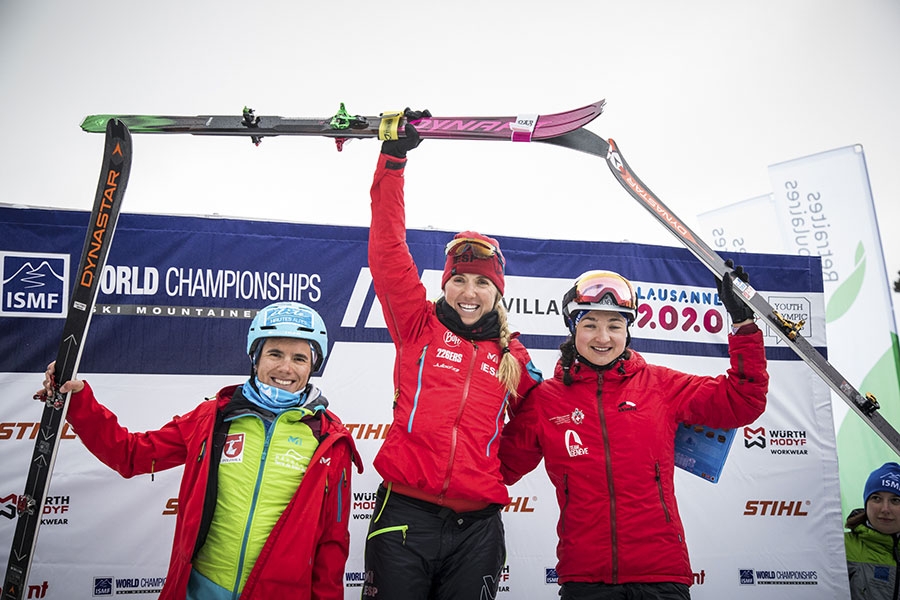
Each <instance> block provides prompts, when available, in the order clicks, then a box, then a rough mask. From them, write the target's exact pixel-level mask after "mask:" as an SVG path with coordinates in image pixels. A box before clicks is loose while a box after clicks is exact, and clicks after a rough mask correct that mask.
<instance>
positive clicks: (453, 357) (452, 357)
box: [437, 348, 463, 363]
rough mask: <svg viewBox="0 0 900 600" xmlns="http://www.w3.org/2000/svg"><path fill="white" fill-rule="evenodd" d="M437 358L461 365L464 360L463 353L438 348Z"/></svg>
mask: <svg viewBox="0 0 900 600" xmlns="http://www.w3.org/2000/svg"><path fill="white" fill-rule="evenodd" d="M437 357H438V358H443V359H444V360H449V361H451V362H455V363H460V362H462V359H463V355H462V352H453V351H452V350H448V349H447V348H438V349H437Z"/></svg>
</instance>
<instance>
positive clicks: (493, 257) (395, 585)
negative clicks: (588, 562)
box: [362, 109, 541, 600]
mask: <svg viewBox="0 0 900 600" xmlns="http://www.w3.org/2000/svg"><path fill="white" fill-rule="evenodd" d="M421 116H427V115H426V114H425V113H415V112H413V111H410V110H408V109H407V111H406V117H407V119H409V120H415V119H417V118H420V117H421ZM418 143H419V136H418V132H416V130H415V128H414V127H413V126H412V125H407V127H406V137H405V138H402V139H399V140H396V141H389V142H385V143H384V144H383V146H382V153H381V156H380V157H379V160H378V167H377V169H376V171H375V178H374V182H373V184H372V190H371V195H372V224H371V227H370V229H369V268H370V269H371V271H372V280H373V282H374V285H375V292H376V294H377V295H378V299H379V300H380V302H381V306H382V309H383V311H384V317H385V322H386V324H387V328H388V330H389V331H390V334H391V338H392V339H393V341H394V345H395V346H396V350H397V355H396V359H395V363H394V409H393V422H392V424H391V428H390V430H389V432H388V435H387V438H386V439H385V441H384V443H383V445H382V447H381V449H380V451H379V452H378V455H377V456H376V457H375V461H374V466H375V469H376V470H377V471H378V473H379V474H380V475H381V477H382V478H383V480H384V482H383V485H382V486H380V487H379V490H378V493H377V502H376V506H375V510H374V513H373V516H372V521H371V524H370V527H369V534H368V537H367V540H366V549H365V569H366V583H365V585H364V587H363V593H362V596H363V598H390V599H391V600H404V599H417V600H424V599H425V598H461V599H465V598H493V597H494V596H495V595H496V593H497V587H498V585H499V581H500V572H501V569H502V568H503V565H504V563H505V560H506V545H505V537H504V531H503V524H502V522H501V519H500V510H501V509H502V508H503V506H505V505H506V504H507V503H508V502H509V494H508V492H507V490H506V486H504V485H503V482H502V479H501V476H500V462H499V460H498V459H497V450H498V445H499V440H500V435H499V434H500V430H501V429H502V427H503V425H504V420H505V418H504V417H505V415H506V410H507V407H510V408H514V407H515V406H516V405H517V404H518V403H519V402H521V399H522V398H523V397H524V396H525V394H526V393H527V392H528V391H529V390H530V389H531V388H532V387H533V386H534V385H536V383H537V382H538V381H540V380H541V374H540V372H539V371H537V369H535V368H534V366H533V365H532V364H531V358H530V357H529V355H528V352H527V351H526V349H525V347H524V346H523V345H522V344H521V343H520V342H519V341H518V339H516V336H515V335H514V334H512V333H511V332H510V330H509V325H508V324H507V319H506V310H505V308H504V306H503V302H502V296H503V292H504V288H505V279H504V272H505V269H506V261H505V259H504V257H503V253H502V252H501V251H500V245H499V243H498V242H497V240H495V239H493V238H490V237H488V236H485V235H482V234H480V233H477V232H474V231H464V232H461V233H459V234H457V235H456V236H454V238H453V239H452V240H450V242H449V243H448V244H447V246H446V248H445V252H446V260H445V264H444V273H443V277H442V279H441V288H442V291H443V296H442V297H441V298H439V299H438V300H437V301H436V302H432V301H430V300H428V299H427V297H426V291H425V286H424V285H422V282H421V281H420V280H419V270H418V268H417V267H416V265H415V263H414V261H413V258H412V256H411V255H410V252H409V248H408V246H407V243H406V218H405V213H404V198H403V172H404V168H405V167H406V153H407V151H408V150H411V149H412V148H415V147H416V146H417V145H418Z"/></svg>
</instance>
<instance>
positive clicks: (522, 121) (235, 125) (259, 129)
mask: <svg viewBox="0 0 900 600" xmlns="http://www.w3.org/2000/svg"><path fill="white" fill-rule="evenodd" d="M605 103H606V101H605V100H600V101H598V102H594V103H593V104H588V105H587V106H584V107H581V108H576V109H574V110H569V111H566V112H561V113H556V114H551V115H537V114H520V115H518V116H515V117H427V118H423V119H420V120H417V121H416V122H415V125H416V130H417V131H418V132H419V135H421V136H422V137H423V138H435V139H446V140H512V141H522V142H528V141H531V140H543V139H547V138H552V137H556V136H558V135H562V134H564V133H568V132H570V131H575V130H576V129H578V128H579V127H582V126H583V125H586V124H588V123H590V122H591V121H593V120H594V119H595V118H597V117H598V116H599V115H600V113H602V112H603V105H604V104H605ZM109 119H117V120H120V121H122V122H123V123H125V125H127V126H128V129H129V130H130V131H131V132H132V133H190V134H192V135H225V136H245V137H249V138H250V139H251V140H252V141H253V143H255V144H259V142H260V141H261V140H262V138H264V137H272V136H277V135H308V136H325V137H331V138H335V142H336V143H337V147H338V150H341V148H342V147H343V143H344V142H345V141H346V140H347V139H351V138H379V139H396V138H398V137H403V135H404V133H403V130H404V126H405V124H406V121H405V118H404V117H403V112H402V111H399V112H393V113H383V114H381V115H379V116H377V117H364V116H359V115H350V114H349V113H348V112H347V111H346V109H345V108H344V104H343V103H341V107H340V110H339V111H338V113H337V114H335V115H334V116H333V117H326V118H323V119H316V118H289V117H267V116H257V115H256V114H255V113H254V111H253V110H252V109H249V108H245V109H244V111H243V114H242V115H236V116H227V115H200V116H195V117H187V116H185V117H178V116H150V115H91V116H89V117H86V118H85V119H84V121H82V123H81V128H82V129H83V130H84V131H87V132H90V133H100V132H102V131H103V130H104V127H105V126H106V122H107V121H108V120H109Z"/></svg>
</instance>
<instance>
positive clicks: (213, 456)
mask: <svg viewBox="0 0 900 600" xmlns="http://www.w3.org/2000/svg"><path fill="white" fill-rule="evenodd" d="M327 353H328V332H327V330H326V327H325V323H324V322H323V321H322V318H321V317H320V316H319V314H318V313H317V312H316V311H315V310H313V309H312V308H310V307H308V306H306V305H304V304H300V303H298V302H278V303H275V304H271V305H269V306H266V307H265V308H263V309H262V310H260V311H259V313H258V314H257V315H256V317H254V319H253V322H252V323H251V325H250V330H249V332H248V334H247V354H248V355H249V357H250V362H251V374H250V377H249V378H248V380H247V381H246V382H244V383H243V384H239V385H232V386H228V387H225V388H223V389H222V390H220V391H219V393H218V394H217V395H216V397H215V398H213V399H211V400H209V401H206V402H202V403H200V405H199V406H197V407H196V408H195V409H194V410H192V411H191V412H189V413H187V414H185V415H182V416H176V417H174V418H173V419H172V420H171V421H170V422H169V423H167V424H165V425H164V426H163V427H161V428H160V429H157V430H154V431H146V432H143V433H131V432H129V431H128V430H126V429H125V428H124V427H121V426H120V425H119V424H118V422H117V419H116V417H115V415H114V414H112V413H111V412H110V411H109V410H108V409H106V408H105V407H104V406H102V405H101V404H100V403H99V402H97V400H96V399H95V398H94V394H93V391H92V390H91V387H90V385H89V384H88V383H87V382H86V381H80V380H77V379H73V380H70V381H68V382H66V383H65V384H64V385H62V386H61V387H60V388H59V392H61V393H68V392H72V395H71V398H70V400H69V410H68V414H67V417H66V418H67V420H68V421H69V423H70V424H71V425H72V427H73V428H74V430H75V431H76V432H77V433H78V436H79V438H81V440H82V442H83V443H84V445H85V446H86V447H87V449H88V450H90V452H91V453H92V454H94V455H95V456H96V457H97V458H99V459H100V460H101V461H102V462H103V463H104V464H106V465H108V466H109V467H111V468H113V469H115V470H116V471H118V472H119V473H120V474H121V475H122V476H123V477H132V476H134V475H140V474H144V473H151V474H152V473H154V472H156V471H162V470H165V469H169V468H172V467H177V466H182V465H183V466H184V474H183V476H182V479H181V486H180V489H179V492H178V518H177V522H176V525H175V536H174V542H173V548H172V554H171V559H170V562H169V570H168V573H167V575H166V583H165V585H164V586H163V589H162V592H161V593H160V596H159V597H160V599H161V600H166V599H178V600H181V599H187V600H194V599H199V598H203V599H212V600H217V599H219V598H223V599H224V598H236V597H238V595H239V596H240V598H241V599H242V600H248V599H262V598H288V597H303V598H314V599H319V600H326V599H328V600H341V599H343V597H344V586H343V576H344V566H345V563H346V560H347V554H348V552H349V542H350V536H349V533H348V530H347V522H348V520H349V512H350V474H351V469H352V463H356V464H357V466H358V468H359V470H360V472H361V471H362V467H361V465H362V462H361V460H360V458H359V455H358V454H357V452H356V448H355V445H354V443H353V438H352V437H351V436H350V433H349V432H348V431H347V429H346V428H345V427H344V426H343V425H342V424H341V422H340V420H339V419H338V418H337V417H336V416H335V415H334V414H332V413H331V412H330V411H329V410H328V408H327V407H328V401H327V400H326V399H325V396H323V395H322V392H321V391H320V390H319V389H318V388H317V387H316V386H315V385H313V384H312V383H310V382H309V378H310V376H311V375H312V374H314V373H316V372H318V371H319V370H320V369H321V367H322V364H323V363H324V361H325V357H326V355H327ZM53 372H54V365H53V364H51V365H50V366H49V367H48V369H47V373H46V378H45V381H44V387H43V389H42V390H41V392H39V394H40V395H45V394H48V393H53V392H54V391H55V390H54V385H53Z"/></svg>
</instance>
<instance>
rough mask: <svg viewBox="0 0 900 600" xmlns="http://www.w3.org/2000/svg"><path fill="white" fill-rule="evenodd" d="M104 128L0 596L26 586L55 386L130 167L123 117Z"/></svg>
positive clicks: (55, 415) (11, 599)
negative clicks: (91, 204)
mask: <svg viewBox="0 0 900 600" xmlns="http://www.w3.org/2000/svg"><path fill="white" fill-rule="evenodd" d="M105 131H106V146H105V148H104V150H103V167H102V170H101V171H100V181H99V183H98V184H97V194H96V197H95V199H94V207H93V210H92V211H91V217H90V219H91V220H90V222H89V223H88V232H87V237H86V239H85V242H84V249H83V250H82V252H81V262H80V264H79V268H78V274H77V276H76V279H75V283H74V290H73V291H72V297H71V300H70V302H69V312H68V314H67V315H66V321H65V324H64V326H63V334H62V340H61V342H60V345H59V350H58V351H57V355H56V372H55V379H56V381H55V386H56V390H57V391H56V393H55V394H53V395H52V397H47V398H45V399H44V412H43V414H42V416H41V427H40V432H39V433H38V437H37V440H36V441H35V445H34V454H33V455H32V459H31V464H30V465H29V468H28V477H27V479H26V481H25V491H24V492H23V494H22V495H21V496H19V498H18V501H17V503H16V512H17V513H18V516H19V518H18V521H17V522H16V532H15V534H14V535H13V541H12V547H11V549H10V552H9V563H8V566H7V568H6V576H5V578H4V580H3V596H2V598H3V600H21V598H23V597H24V593H25V590H26V588H27V584H28V572H29V570H30V568H31V561H32V558H33V556H34V548H35V544H36V542H37V533H38V527H39V526H40V523H41V515H42V514H43V512H44V502H45V500H46V497H47V489H48V488H49V486H50V475H51V473H52V471H53V464H54V462H55V461H56V453H57V450H58V448H59V437H60V434H61V433H62V428H63V425H64V424H65V419H66V412H67V410H68V400H69V397H68V394H66V395H63V394H61V393H60V392H59V391H58V390H59V387H60V386H61V385H62V384H64V383H65V382H67V381H69V380H70V379H72V378H73V377H75V374H76V372H77V369H78V362H79V360H80V359H81V352H82V350H83V348H84V341H85V337H86V335H87V330H88V325H89V324H90V321H91V313H92V312H93V308H94V302H95V300H96V298H97V291H98V290H99V289H100V276H101V272H102V270H103V267H104V265H105V264H106V255H107V253H108V252H109V247H110V245H111V243H112V238H113V233H114V232H115V229H116V223H117V221H118V218H119V209H120V208H121V204H122V195H123V194H124V193H125V186H126V184H127V183H128V174H129V171H130V170H131V136H130V134H129V132H128V128H127V127H126V126H125V125H124V124H123V123H122V122H117V121H115V120H110V121H109V122H108V123H106V126H105Z"/></svg>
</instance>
